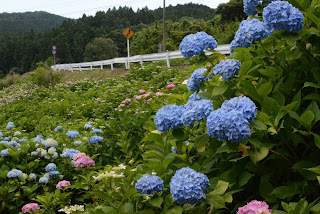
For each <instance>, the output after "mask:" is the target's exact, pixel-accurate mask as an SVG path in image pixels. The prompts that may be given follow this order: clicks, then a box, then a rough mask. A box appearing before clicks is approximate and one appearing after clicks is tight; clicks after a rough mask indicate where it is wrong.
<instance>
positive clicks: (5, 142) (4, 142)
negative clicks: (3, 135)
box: [0, 140, 9, 145]
mask: <svg viewBox="0 0 320 214" xmlns="http://www.w3.org/2000/svg"><path fill="white" fill-rule="evenodd" d="M0 144H3V145H8V144H9V141H6V140H3V141H0Z"/></svg>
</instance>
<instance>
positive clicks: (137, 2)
mask: <svg viewBox="0 0 320 214" xmlns="http://www.w3.org/2000/svg"><path fill="white" fill-rule="evenodd" d="M228 1H229V0H166V6H168V5H169V4H171V5H177V4H186V3H189V2H193V3H197V4H204V5H207V6H209V7H211V8H216V7H217V6H218V5H219V4H220V3H226V2H228ZM0 2H2V4H1V7H0V13H3V12H7V13H13V12H26V11H40V10H41V11H47V12H49V13H53V14H57V15H61V16H65V17H69V18H79V17H82V15H83V14H84V13H85V14H86V15H94V14H95V13H96V12H97V11H107V10H108V8H112V7H114V6H115V7H116V8H118V7H119V6H129V7H132V8H133V10H135V11H136V10H137V9H138V8H142V7H145V6H148V8H149V9H156V8H159V7H162V6H163V0H0Z"/></svg>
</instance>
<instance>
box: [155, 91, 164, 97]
mask: <svg viewBox="0 0 320 214" xmlns="http://www.w3.org/2000/svg"><path fill="white" fill-rule="evenodd" d="M155 95H156V97H159V96H161V95H164V93H162V92H156V93H155Z"/></svg>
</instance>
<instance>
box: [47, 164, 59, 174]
mask: <svg viewBox="0 0 320 214" xmlns="http://www.w3.org/2000/svg"><path fill="white" fill-rule="evenodd" d="M56 168H57V166H56V165H55V164H54V163H49V164H48V165H47V166H46V171H47V172H50V171H54V170H56Z"/></svg>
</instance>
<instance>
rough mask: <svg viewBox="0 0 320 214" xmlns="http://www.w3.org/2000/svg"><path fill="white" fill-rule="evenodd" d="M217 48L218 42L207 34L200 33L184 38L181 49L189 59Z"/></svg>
mask: <svg viewBox="0 0 320 214" xmlns="http://www.w3.org/2000/svg"><path fill="white" fill-rule="evenodd" d="M217 46H218V44H217V41H216V40H215V39H214V38H213V37H212V36H210V35H208V34H207V33H205V32H198V33H196V34H189V35H187V36H186V37H184V38H183V40H182V42H181V43H180V46H179V49H180V52H181V54H182V55H183V56H184V57H186V58H189V57H192V56H194V55H200V54H201V53H202V52H203V50H206V49H211V50H214V49H215V48H217Z"/></svg>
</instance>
